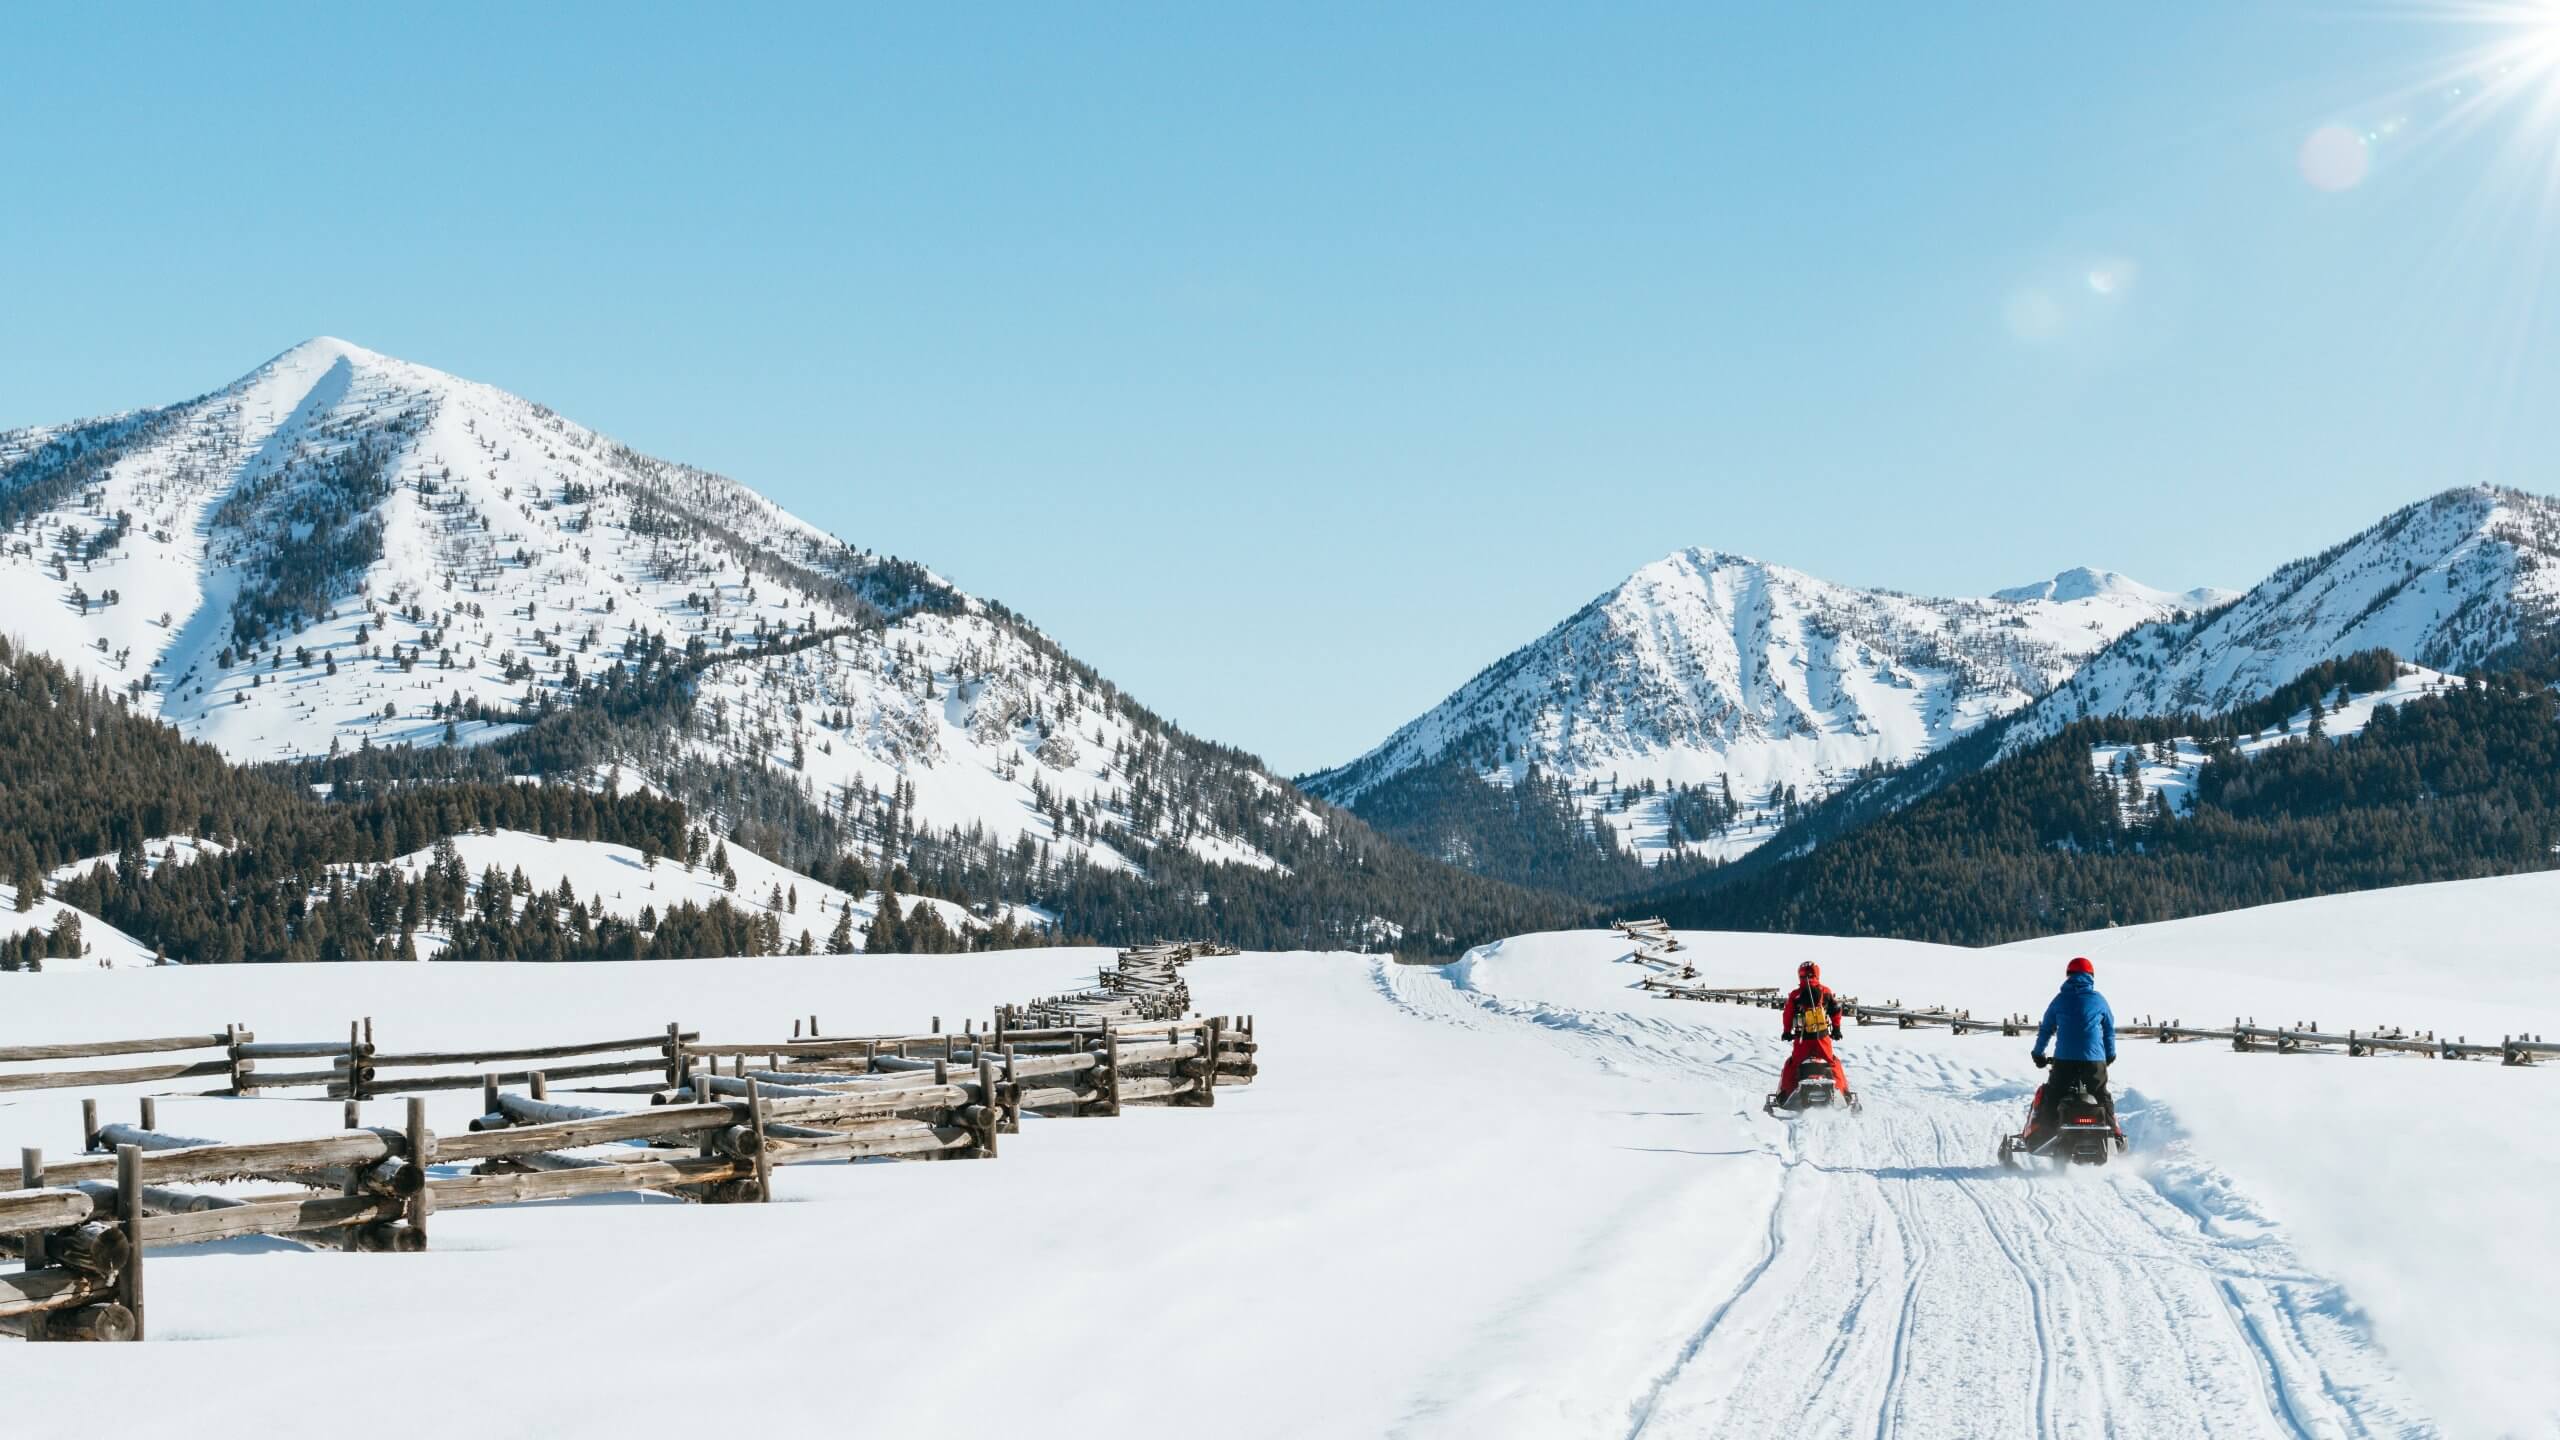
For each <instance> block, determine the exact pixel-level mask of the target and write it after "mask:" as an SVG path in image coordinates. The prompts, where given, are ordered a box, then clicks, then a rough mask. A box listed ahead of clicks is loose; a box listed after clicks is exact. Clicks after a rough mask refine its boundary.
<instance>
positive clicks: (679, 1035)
mask: <svg viewBox="0 0 2560 1440" xmlns="http://www.w3.org/2000/svg"><path fill="white" fill-rule="evenodd" d="M666 1053H667V1088H668V1089H670V1090H673V1089H675V1088H676V1087H677V1086H679V1085H682V1084H683V1083H684V1076H685V1067H684V1026H683V1024H682V1023H681V1022H679V1021H675V1020H670V1021H668V1022H667V1050H666Z"/></svg>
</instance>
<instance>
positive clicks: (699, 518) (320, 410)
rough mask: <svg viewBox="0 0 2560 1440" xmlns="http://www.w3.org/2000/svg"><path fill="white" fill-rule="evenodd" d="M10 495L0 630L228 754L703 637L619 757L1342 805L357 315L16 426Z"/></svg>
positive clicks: (510, 707)
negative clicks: (431, 363) (407, 347)
mask: <svg viewBox="0 0 2560 1440" xmlns="http://www.w3.org/2000/svg"><path fill="white" fill-rule="evenodd" d="M0 525H5V538H0V604H5V605H6V607H7V617H6V618H5V619H0V630H6V631H8V632H10V633H13V634H15V635H16V636H17V637H18V638H19V639H20V640H21V641H22V642H23V643H24V644H26V645H27V646H28V647H29V648H32V649H35V650H38V651H43V652H47V653H50V654H52V655H54V656H56V657H57V658H60V659H62V660H64V661H65V662H66V663H68V664H70V665H72V666H74V667H75V668H76V669H77V670H78V672H79V673H81V674H83V675H85V676H86V677H88V678H90V679H92V680H94V681H96V682H98V683H101V684H104V685H108V686H111V687H115V688H118V689H120V690H122V691H123V692H124V693H126V694H128V695H129V696H130V697H131V699H132V703H133V704H134V705H135V706H136V707H137V708H139V709H140V710H142V711H144V712H145V713H149V714H155V715H157V716H159V717H160V718H162V719H164V720H166V721H168V722H169V723H171V724H173V725H175V726H176V727H177V728H178V729H179V730H180V731H181V732H182V733H184V734H186V735H188V736H189V737H191V738H196V739H202V740H205V741H208V742H210V743H212V744H214V745H216V746H218V747H219V748H220V749H221V750H222V751H223V752H224V753H225V754H226V755H228V756H230V757H231V758H233V759H234V760H238V761H273V760H285V759H292V758H295V757H301V756H311V755H318V754H323V753H326V752H328V751H330V750H332V749H336V748H341V747H343V748H345V749H349V750H353V749H355V748H358V747H361V746H368V745H369V746H376V747H385V746H401V745H415V746H434V745H438V744H444V743H448V742H450V743H458V744H465V745H469V744H474V743H479V742H484V741H487V740H490V739H493V738H496V737H499V736H503V735H506V734H508V733H510V732H511V731H513V730H514V729H516V728H518V727H519V726H520V725H521V724H522V723H523V722H524V721H526V720H528V719H531V718H533V717H535V716H537V715H539V714H541V713H544V712H545V711H546V710H548V709H551V708H554V707H559V706H565V705H573V704H578V703H585V702H589V701H593V700H595V699H597V698H598V697H599V695H600V694H602V693H603V690H602V686H601V683H600V681H601V678H602V677H612V678H615V679H617V680H619V679H620V678H622V677H624V676H645V675H647V674H650V673H653V672H652V670H651V667H652V665H655V666H656V667H657V669H656V671H655V672H654V673H658V674H665V673H668V671H669V670H670V668H671V667H674V666H676V665H679V664H685V665H689V666H690V667H691V668H690V671H689V681H688V683H689V685H690V687H691V690H692V704H691V707H690V714H691V717H692V723H690V724H688V725H687V726H686V727H685V729H684V730H683V731H682V732H680V733H675V734H669V735H664V736H659V737H654V738H652V739H650V740H649V741H647V742H646V743H645V744H644V745H643V746H642V751H643V753H637V754H632V755H629V756H626V757H617V758H626V759H629V760H630V761H632V762H633V763H634V764H635V766H636V768H637V769H638V770H640V771H641V773H643V774H652V775H653V776H655V775H661V774H663V773H664V772H666V771H667V770H668V769H669V768H670V767H672V766H675V765H678V764H687V763H689V764H692V765H695V766H702V765H711V766H721V765H726V766H732V767H753V768H761V769H764V770H767V771H770V772H773V773H776V774H779V775H781V776H783V777H785V778H786V779H787V781H788V782H789V783H790V784H792V785H793V786H795V787H796V788H797V789H798V790H799V791H800V792H801V794H802V795H803V796H805V797H806V799H807V800H808V802H809V803H810V804H811V805H813V806H816V807H819V808H820V809H823V810H824V811H825V812H827V813H828V814H830V815H834V816H837V817H840V818H842V819H844V820H845V821H846V822H847V823H848V825H849V827H850V828H852V829H854V830H856V831H857V832H859V833H868V834H872V835H875V836H881V835H885V836H887V837H890V838H891V839H893V840H894V839H895V837H897V836H899V835H902V834H907V833H913V832H917V831H924V830H931V829H950V830H956V831H961V832H965V833H968V834H971V835H973V836H975V837H977V838H978V839H980V840H982V841H983V842H985V843H987V844H990V845H996V846H1012V845H1021V844H1024V843H1028V844H1029V845H1031V846H1035V847H1040V848H1042V849H1043V850H1044V851H1045V852H1047V853H1051V854H1054V855H1055V856H1056V857H1058V858H1060V859H1066V858H1076V859H1081V860H1088V861H1091V862H1092V863H1095V864H1099V865H1103V866H1106V867H1113V868H1119V869H1124V870H1126V869H1132V868H1135V867H1137V866H1138V865H1139V864H1140V860H1139V853H1140V852H1142V851H1144V850H1146V849H1148V848H1149V847H1152V846H1156V845H1164V844H1170V845H1177V846H1181V847H1184V848H1186V849H1187V850H1189V851H1190V852H1192V853H1193V854H1195V855H1197V856H1198V857H1199V858H1201V859H1202V860H1204V861H1226V862H1233V863H1239V864H1247V865H1260V866H1265V867H1272V866H1277V865H1278V864H1279V863H1280V862H1278V861H1276V860H1274V859H1272V858H1271V857H1270V856H1269V855H1268V854H1267V853H1266V851H1265V850H1264V848H1262V847H1261V846H1259V845H1257V844H1256V843H1254V840H1253V839H1252V838H1250V832H1253V831H1254V830H1256V829H1257V828H1259V829H1260V830H1261V831H1262V832H1264V833H1266V834H1267V832H1268V829H1269V827H1270V826H1271V825H1272V824H1274V823H1294V824H1296V825H1299V826H1302V827H1306V828H1308V829H1310V830H1320V829H1321V828H1322V826H1323V825H1324V824H1325V823H1326V822H1325V820H1324V818H1323V817H1322V815H1321V814H1320V811H1319V809H1318V808H1317V807H1313V806H1310V805H1308V804H1307V802H1306V801H1305V800H1304V799H1303V798H1302V797H1298V796H1296V795H1295V793H1294V792H1292V791H1290V790H1289V788H1288V787H1287V786H1286V785H1285V784H1284V783H1282V782H1280V781H1278V780H1276V779H1274V778H1272V777H1270V776H1268V775H1267V774H1264V773H1262V772H1261V770H1260V769H1259V767H1258V766H1256V765H1255V764H1254V763H1253V762H1252V761H1251V759H1250V757H1246V756H1243V755H1241V754H1239V753H1236V752H1224V751H1220V750H1218V749H1217V747H1208V746H1202V745H1199V744H1198V743H1197V742H1189V741H1188V740H1187V737H1180V736H1178V734H1177V733H1176V732H1172V731H1171V730H1170V727H1167V726H1165V725H1163V723H1162V722H1161V721H1158V720H1156V719H1155V718H1154V717H1153V716H1151V715H1149V714H1147V713H1146V712H1145V711H1143V710H1142V709H1140V708H1139V707H1137V706H1136V705H1135V704H1134V702H1132V701H1130V700H1129V699H1128V698H1127V697H1126V696H1124V695H1122V694H1121V693H1120V692H1119V691H1118V690H1117V689H1116V688H1115V687H1113V686H1111V685H1110V684H1109V683H1108V682H1107V681H1104V680H1103V679H1102V678H1101V677H1099V676H1098V675H1096V674H1094V673H1093V672H1092V671H1091V670H1090V669H1088V668H1087V667H1085V666H1083V665H1081V664H1079V663H1078V662H1076V661H1074V660H1073V659H1072V658H1071V657H1069V656H1067V655H1066V654H1065V653H1064V652H1063V651H1062V650H1061V649H1060V648H1059V647H1058V646H1056V645H1055V644H1054V643H1053V642H1052V641H1050V640H1049V639H1048V638H1047V637H1046V636H1044V635H1042V634H1041V633H1040V632H1038V631H1037V630H1036V629H1034V628H1032V627H1031V626H1030V625H1029V624H1028V623H1027V622H1024V621H1023V620H1021V619H1020V618H1019V617H1017V616H1015V615H1013V614H1012V613H1011V612H1009V611H1006V610H1005V609H1004V608H1003V607H1002V606H999V605H994V604H992V603H990V602H986V601H982V600H979V599H977V598H975V597H971V596H968V595H965V594H962V593H961V592H960V591H958V590H957V589H955V588H953V587H952V586H950V585H949V584H948V583H946V582H945V581H943V580H942V579H941V578H940V577H938V576H936V575H934V574H933V573H932V572H931V571H929V570H926V569H924V568H923V567H921V566H918V565H914V564H911V563H908V562H903V561H898V560H895V559H891V558H888V557H885V556H882V555H878V554H875V553H873V552H870V551H867V550H862V549H858V548H856V547H854V546H851V545H849V544H847V543H845V542H844V541H841V540H839V539H837V538H835V537H833V536H831V535H828V534H826V533H825V532H823V531H821V530H819V529H817V528H816V527H814V526H811V525H808V524H806V523H805V522H803V521H800V520H798V519H797V518H796V517H793V516H791V515H790V514H788V513H787V512H785V511H783V510H782V509H781V508H780V507H778V506H775V505H773V504H772V503H771V502H769V501H767V500H765V499H763V498H762V497H761V496H758V495H757V494H755V493H754V492H753V491H751V490H749V489H747V488H746V487H745V486H743V485H740V484H738V483H737V482H735V481H732V480H728V479H726V478H724V477H721V476H718V475H714V474H712V473H710V472H708V471H704V470H700V469H696V468H694V467H691V466H686V465H679V464H674V463H670V462H666V461H662V460H657V459H653V458H651V457H648V456H645V455H642V454H639V453H638V452H636V451H634V450H632V449H630V448H629V447H627V446H624V445H621V444H619V443H617V442H615V441H613V440H611V439H609V438H607V437H604V436H602V435H599V434H597V433H596V432H594V431H591V430H588V429H586V428H585V427H583V426H579V425H576V424H574V423H572V422H570V421H568V420H566V419H565V418H563V417H561V416H559V415H557V414H555V413H553V412H552V411H550V410H549V409H547V408H545V407H543V406H540V405H537V404H534V403H532V402H530V401H526V400H523V399H520V398H518V397H516V396H513V395H510V394H507V393H506V392H504V391H500V390H497V389H495V388H494V387H490V386H487V385H482V384H478V383H475V382H471V381H467V380H462V379H459V378H457V377H454V376H451V375H447V374H444V373H442V372H439V371H435V370H432V369H429V368H427V367H424V366H420V365H414V364H410V363H408V362H405V361H401V360H397V359H394V358H391V357H389V356H384V355H380V354H377V353H375V352H373V351H369V350H366V349H363V348H362V347H359V346H355V345H351V344H348V343H346V342H344V341H339V340H334V339H326V338H323V339H315V340H312V341H308V342H306V343H304V344H301V345H297V346H295V347H293V348H292V349H290V350H288V351H286V352H284V353H283V354H281V355H279V356H277V357H276V358H275V359H273V360H271V361H269V362H267V363H266V364H265V365H262V366H260V367H259V368H258V369H257V370H255V371H253V372H252V373H250V374H249V375H248V376H246V377H244V378H242V379H241V380H239V381H237V382H235V383H233V384H231V385H229V386H225V387H223V388H222V389H219V390H216V391H214V392H211V393H210V394H207V395H204V396H201V397H198V398H196V399H194V400H190V401H186V402H182V403H180V404H177V405H173V406H169V407H165V408H162V409H157V410H149V411H142V412H136V413H133V414H128V415H122V416H115V417H110V418H107V419H103V420H96V421H88V422H80V423H76V424H70V425H56V426H44V427H37V428H33V429H27V430H19V431H14V432H6V433H0ZM617 666H619V667H622V668H621V669H620V670H616V668H615V667H617ZM1175 749H1180V750H1181V751H1182V757H1181V760H1180V763H1174V762H1172V761H1170V760H1169V759H1168V755H1169V753H1170V752H1171V751H1173V750H1175ZM1239 794H1244V795H1250V796H1258V797H1261V800H1260V803H1258V804H1257V805H1255V806H1252V807H1246V806H1242V805H1240V804H1239V803H1238V802H1237V801H1236V800H1235V798H1234V797H1235V796H1236V795H1239ZM1245 808H1252V809H1254V811H1255V813H1253V814H1251V815H1247V814H1244V813H1241V812H1242V810H1244V809H1245Z"/></svg>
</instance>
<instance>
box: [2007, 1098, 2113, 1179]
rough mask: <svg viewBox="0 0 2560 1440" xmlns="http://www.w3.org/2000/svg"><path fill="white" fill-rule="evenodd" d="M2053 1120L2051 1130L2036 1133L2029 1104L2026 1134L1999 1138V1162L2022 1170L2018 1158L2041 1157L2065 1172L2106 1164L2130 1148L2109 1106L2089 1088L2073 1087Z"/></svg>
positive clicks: (2023, 1164)
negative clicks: (2099, 1100)
mask: <svg viewBox="0 0 2560 1440" xmlns="http://www.w3.org/2000/svg"><path fill="white" fill-rule="evenodd" d="M2053 1120H2054V1123H2053V1125H2052V1126H2051V1127H2050V1128H2048V1129H2045V1130H2041V1131H2039V1130H2037V1129H2036V1128H2035V1123H2036V1116H2035V1105H2034V1103H2033V1102H2032V1101H2030V1102H2029V1103H2028V1106H2027V1131H2026V1133H2024V1134H2018V1135H2003V1136H2001V1137H2000V1163H2001V1164H2003V1165H2005V1166H2007V1167H2008V1168H2010V1169H2012V1170H2023V1169H2025V1168H2026V1162H2025V1161H2023V1160H2021V1159H2019V1158H2018V1157H2019V1156H2021V1155H2041V1156H2044V1157H2046V1158H2048V1159H2050V1160H2052V1161H2053V1168H2055V1169H2056V1170H2065V1169H2069V1168H2070V1167H2071V1166H2074V1165H2104V1164H2106V1163H2107V1160H2108V1158H2109V1157H2110V1156H2111V1155H2113V1154H2117V1153H2121V1152H2122V1151H2124V1150H2125V1149H2126V1148H2127V1146H2126V1143H2125V1139H2124V1137H2123V1136H2121V1135H2119V1134H2117V1133H2116V1127H2115V1121H2114V1120H2113V1118H2112V1117H2110V1116H2109V1115H2108V1114H2107V1107H2106V1106H2104V1105H2102V1104H2100V1103H2098V1097H2097V1096H2095V1095H2092V1094H2090V1093H2089V1087H2088V1086H2086V1085H2074V1086H2072V1087H2071V1089H2070V1090H2069V1091H2067V1092H2065V1093H2064V1094H2063V1096H2062V1098H2061V1099H2060V1100H2058V1101H2056V1102H2055V1103H2054V1107H2053Z"/></svg>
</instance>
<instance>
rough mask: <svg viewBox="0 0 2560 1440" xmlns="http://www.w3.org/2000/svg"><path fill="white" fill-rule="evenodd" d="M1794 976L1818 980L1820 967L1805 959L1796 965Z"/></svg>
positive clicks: (1800, 978) (1820, 973) (1820, 976)
mask: <svg viewBox="0 0 2560 1440" xmlns="http://www.w3.org/2000/svg"><path fill="white" fill-rule="evenodd" d="M1796 978H1797V979H1799V980H1819V979H1821V978H1822V967H1821V966H1819V965H1816V964H1814V963H1813V962H1812V961H1810V960H1807V961H1806V962H1804V963H1803V964H1801V965H1799V966H1797V967H1796Z"/></svg>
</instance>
